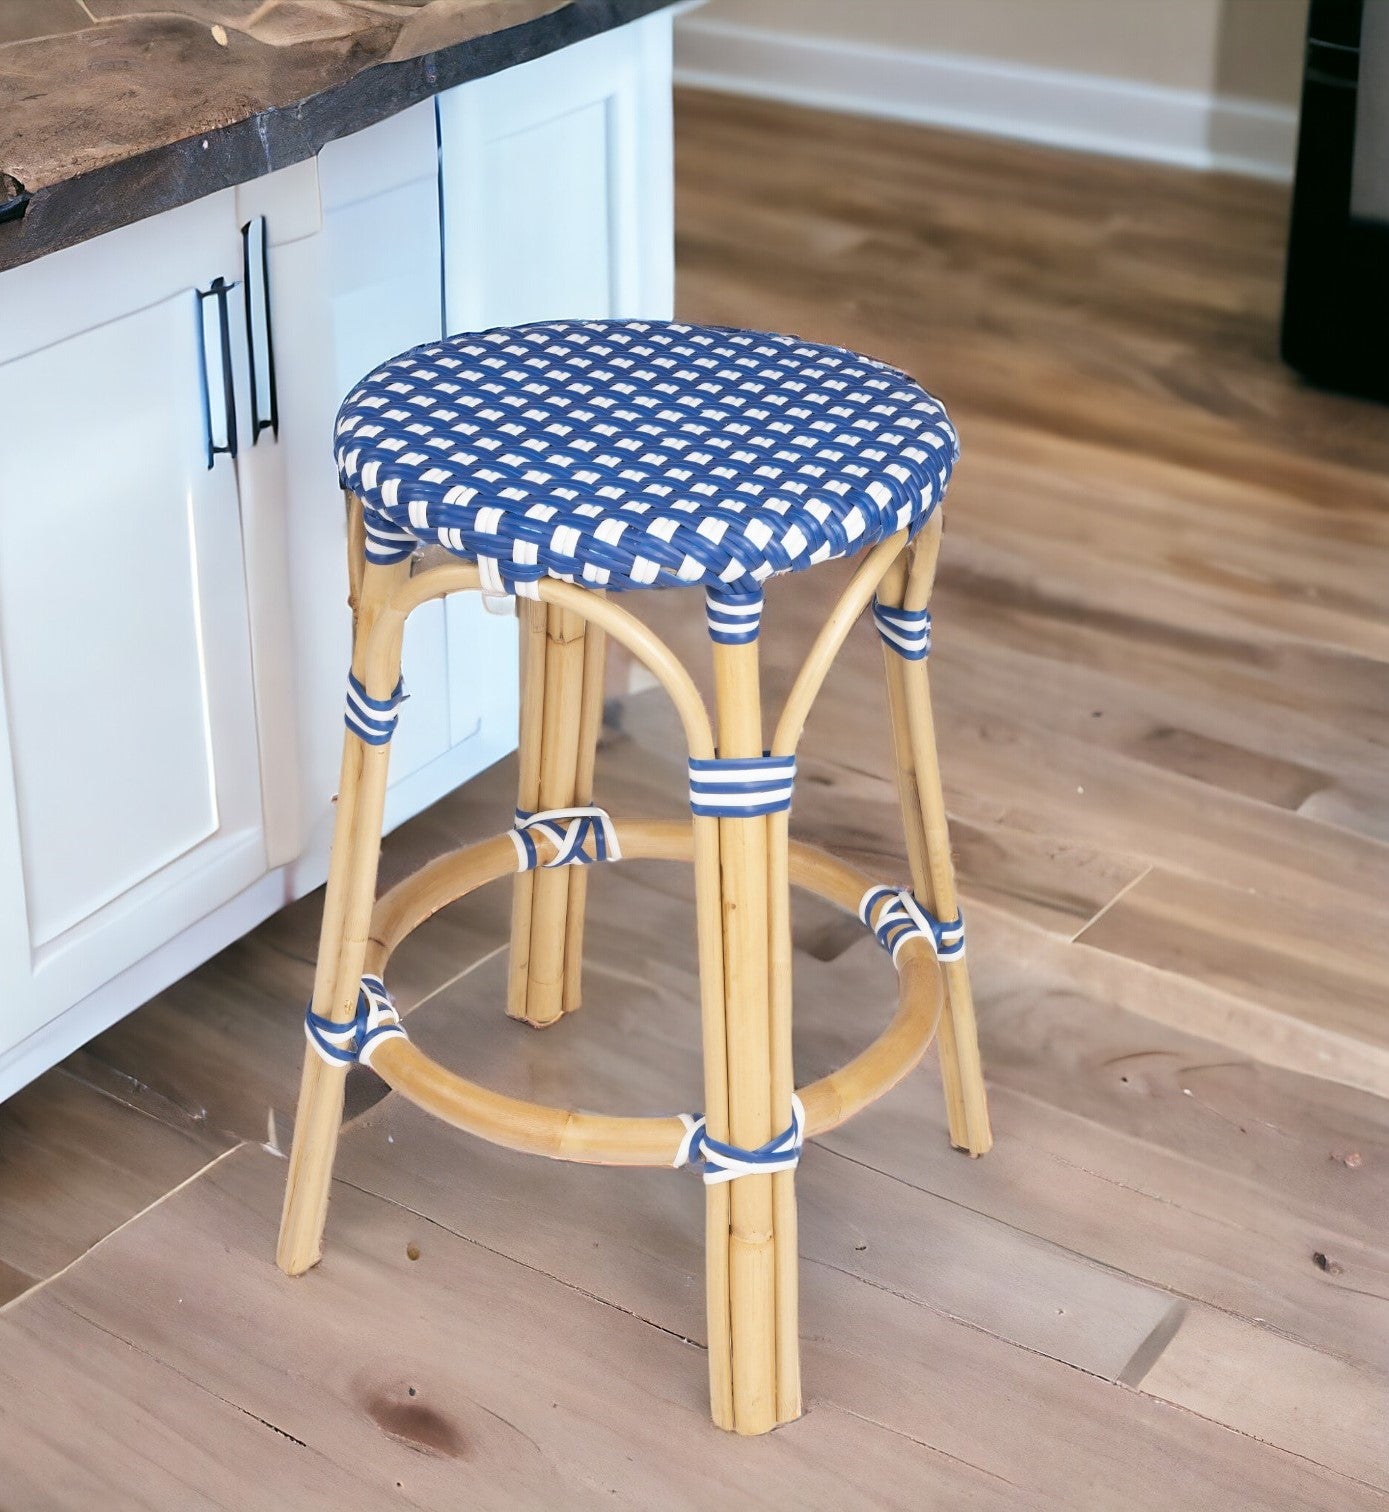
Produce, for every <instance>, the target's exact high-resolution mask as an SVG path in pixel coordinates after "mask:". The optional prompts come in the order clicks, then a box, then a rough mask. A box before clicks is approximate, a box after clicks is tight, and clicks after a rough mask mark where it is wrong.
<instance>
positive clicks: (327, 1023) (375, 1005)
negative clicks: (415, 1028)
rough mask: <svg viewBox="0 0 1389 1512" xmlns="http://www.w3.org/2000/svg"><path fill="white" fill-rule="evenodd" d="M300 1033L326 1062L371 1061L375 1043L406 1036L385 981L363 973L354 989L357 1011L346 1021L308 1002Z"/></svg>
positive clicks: (364, 1062)
mask: <svg viewBox="0 0 1389 1512" xmlns="http://www.w3.org/2000/svg"><path fill="white" fill-rule="evenodd" d="M304 1033H305V1034H306V1035H307V1036H308V1041H309V1043H310V1044H311V1045H312V1046H313V1047H314V1049H315V1050H316V1051H317V1052H318V1053H319V1055H321V1056H322V1057H323V1059H324V1060H325V1061H327V1062H328V1064H329V1065H330V1066H354V1065H357V1064H358V1063H360V1064H361V1065H364V1066H369V1065H370V1064H371V1057H372V1056H373V1055H374V1054H375V1052H376V1047H377V1046H378V1045H379V1044H380V1043H381V1041H382V1040H384V1039H392V1038H398V1039H406V1038H408V1037H409V1036H408V1035H406V1033H405V1029H404V1027H403V1026H402V1024H401V1022H400V1015H399V1014H398V1013H397V1012H396V1009H395V1004H394V1003H393V1002H392V1001H391V995H390V993H388V992H387V991H386V984H385V983H384V982H383V981H382V980H381V978H380V977H378V976H364V977H363V978H362V984H361V986H360V987H359V988H358V990H357V1012H356V1015H355V1016H354V1017H353V1018H350V1019H348V1020H347V1022H346V1023H338V1022H337V1021H336V1020H335V1019H331V1018H325V1017H324V1016H323V1015H322V1014H321V1013H315V1012H314V1011H313V1006H312V1004H310V1006H309V1007H308V1009H307V1010H306V1011H305V1013H304Z"/></svg>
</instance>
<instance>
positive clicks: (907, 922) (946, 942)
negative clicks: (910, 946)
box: [858, 887, 965, 965]
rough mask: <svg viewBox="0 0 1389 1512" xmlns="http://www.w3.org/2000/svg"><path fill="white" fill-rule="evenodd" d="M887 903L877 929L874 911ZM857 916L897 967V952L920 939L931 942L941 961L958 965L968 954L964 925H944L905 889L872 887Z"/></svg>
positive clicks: (955, 921) (953, 922) (958, 922)
mask: <svg viewBox="0 0 1389 1512" xmlns="http://www.w3.org/2000/svg"><path fill="white" fill-rule="evenodd" d="M884 899H886V900H887V902H886V904H885V906H884V908H883V911H882V912H881V913H880V914H879V915H878V922H877V924H876V925H874V923H873V910H874V909H875V908H876V907H877V906H878V904H879V903H880V902H882V901H883V900H884ZM858 916H859V918H860V919H862V920H863V922H864V923H865V924H866V925H867V926H868V928H869V929H871V930H872V931H873V933H874V934H875V935H876V936H877V939H878V944H879V945H881V946H882V947H883V949H884V950H886V951H887V952H888V954H889V955H891V957H892V961H893V964H894V965H896V963H897V952H898V951H899V950H901V948H902V947H903V945H905V944H906V943H907V941H908V940H911V939H915V938H916V937H917V936H918V935H919V936H922V937H923V938H925V939H927V940H929V941H930V942H931V949H932V950H933V951H935V955H936V959H937V960H938V961H958V960H959V959H960V958H961V957H962V956H963V955H964V953H965V921H964V920H963V919H962V918H956V919H952V920H949V921H948V922H945V923H942V922H941V920H939V919H938V918H936V916H935V915H934V914H933V913H932V912H931V911H930V910H929V909H927V908H923V907H922V906H921V904H920V903H918V902H917V900H916V899H915V898H914V897H913V896H912V894H911V893H910V892H908V891H907V889H906V888H896V887H870V888H869V889H868V891H867V892H866V893H864V895H863V897H862V898H861V899H860V900H859V905H858Z"/></svg>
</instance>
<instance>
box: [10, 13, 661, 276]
mask: <svg viewBox="0 0 1389 1512" xmlns="http://www.w3.org/2000/svg"><path fill="white" fill-rule="evenodd" d="M673 3H675V0H573V3H572V4H570V5H567V6H565V7H564V8H563V9H562V10H558V11H553V12H551V13H550V14H549V15H545V16H538V17H536V18H535V19H534V20H532V21H523V22H522V23H521V24H520V25H518V26H513V27H509V28H508V29H507V30H505V31H499V32H493V33H491V34H490V35H488V36H485V37H473V38H470V39H469V40H467V41H464V42H459V43H457V44H456V45H455V46H452V47H446V48H441V49H440V50H439V51H438V52H432V53H425V54H423V55H422V56H421V57H418V58H410V59H408V60H406V61H404V62H400V63H379V64H376V65H375V66H374V67H372V68H367V69H364V70H363V71H362V72H361V73H359V74H356V75H355V76H354V77H353V78H351V79H348V80H346V81H345V82H344V83H341V84H335V85H333V86H331V87H329V88H327V89H325V90H323V91H322V92H321V93H319V94H316V95H312V96H310V97H309V98H308V99H306V100H301V101H299V102H298V103H296V104H294V105H288V106H284V107H280V108H275V109H270V110H265V111H261V112H259V113H258V114H256V115H252V116H248V117H246V118H245V119H243V120H240V121H233V122H232V123H231V124H230V125H228V126H223V127H219V128H218V129H217V130H215V131H208V132H202V133H199V134H198V135H197V136H195V137H188V138H185V139H184V140H183V141H179V142H171V143H169V144H168V146H165V147H158V148H154V149H153V150H151V151H149V152H142V153H138V154H136V155H134V156H132V157H128V158H124V159H122V160H121V161H120V162H117V163H111V164H108V165H107V166H106V167H103V168H99V169H97V170H96V171H95V172H93V173H85V174H82V175H80V176H78V177H76V178H71V179H66V180H64V181H62V182H61V183H56V184H50V185H48V186H46V187H44V188H42V189H39V190H36V191H35V192H34V193H33V194H32V195H31V196H30V197H29V198H28V201H27V203H26V204H25V205H24V213H23V215H22V217H19V218H15V219H10V220H7V221H3V222H0V271H3V270H4V269H6V268H15V267H19V266H20V265H21V264H22V263H27V262H32V261H34V259H35V258H39V257H44V256H46V255H47V254H48V253H50V252H57V251H61V250H62V249H63V248H64V247H72V246H76V245H77V243H79V242H84V241H89V240H90V239H91V238H92V237H94V236H100V235H102V234H103V233H104V232H107V231H114V230H116V229H117V228H118V227H120V226H128V225H131V224H132V223H133V222H135V221H139V220H144V219H146V218H147V217H148V216H151V215H158V214H159V213H161V212H162V211H165V210H173V209H175V208H177V207H178V206H179V205H187V204H190V203H191V202H192V201H193V200H196V199H201V198H202V197H203V196H204V195H206V194H214V193H216V192H217V190H219V189H228V188H231V187H233V186H234V185H236V184H244V183H248V182H250V181H251V180H252V179H256V178H260V177H261V176H262V175H264V174H267V173H273V172H274V171H275V170H276V169H279V168H287V167H289V166H290V165H291V164H292V163H300V162H303V161H304V160H305V159H307V158H311V157H313V156H314V155H315V154H316V153H317V152H318V150H319V148H321V147H323V146H324V145H325V144H326V143H328V142H331V141H335V140H336V139H337V138H338V137H343V136H348V135H350V134H351V133H352V132H354V131H361V130H362V129H363V128H365V127H367V126H372V125H374V124H375V123H376V122H377V121H384V120H385V119H386V118H387V117H388V116H392V115H395V114H397V113H398V112H399V111H402V110H405V109H406V108H407V107H409V106H411V105H414V104H416V103H417V102H419V101H420V100H426V99H429V98H430V97H431V96H433V95H436V94H438V93H439V92H440V91H442V90H445V89H452V88H453V86H454V85H455V84H465V83H467V82H468V81H469V80H471V79H481V78H485V77H486V76H487V75H488V74H494V73H500V72H501V71H502V70H503V69H506V68H510V67H512V66H513V65H515V64H517V63H526V62H529V61H530V59H532V58H539V57H542V56H544V55H545V54H546V53H551V52H557V51H558V50H559V49H560V48H562V47H569V46H570V45H572V44H573V43H575V42H582V41H584V40H585V39H586V38H588V37H594V36H597V35H599V34H600V33H601V32H605V31H611V30H612V29H613V28H614V27H617V26H624V25H626V23H627V22H629V21H636V20H639V19H640V18H641V17H643V16H648V15H651V14H653V13H654V12H656V11H659V10H665V9H668V8H669V7H670V6H671V5H672V4H673Z"/></svg>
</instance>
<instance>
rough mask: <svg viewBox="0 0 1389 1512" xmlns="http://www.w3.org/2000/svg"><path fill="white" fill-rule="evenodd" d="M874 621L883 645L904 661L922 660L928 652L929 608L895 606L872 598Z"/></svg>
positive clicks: (929, 631) (929, 645) (929, 639)
mask: <svg viewBox="0 0 1389 1512" xmlns="http://www.w3.org/2000/svg"><path fill="white" fill-rule="evenodd" d="M873 623H874V624H875V625H876V626H877V627H878V634H879V635H880V636H882V639H883V644H884V645H885V646H890V647H891V648H892V650H894V651H895V652H896V653H897V654H898V656H900V657H903V658H905V659H906V660H907V661H925V660H926V658H927V657H928V656H929V655H930V654H931V611H930V610H929V609H895V608H893V607H892V606H891V605H890V604H880V603H879V602H878V600H877V599H876V598H875V599H874V600H873Z"/></svg>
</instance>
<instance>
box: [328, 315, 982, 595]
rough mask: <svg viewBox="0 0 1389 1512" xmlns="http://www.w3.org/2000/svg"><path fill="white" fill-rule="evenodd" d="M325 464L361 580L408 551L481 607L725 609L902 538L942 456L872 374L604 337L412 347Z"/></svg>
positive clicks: (688, 329)
mask: <svg viewBox="0 0 1389 1512" xmlns="http://www.w3.org/2000/svg"><path fill="white" fill-rule="evenodd" d="M336 454H337V461H338V469H339V474H340V477H341V481H342V485H343V487H344V488H347V489H351V490H352V491H353V492H354V493H356V494H357V495H359V496H360V498H361V499H362V501H363V505H364V513H365V517H366V525H367V555H368V557H369V558H370V559H371V560H373V561H378V562H390V561H399V560H401V559H403V558H404V557H406V556H408V555H409V554H410V553H411V552H412V551H413V550H414V549H415V548H416V546H418V545H419V544H420V543H421V542H423V543H426V544H429V545H435V544H438V545H442V546H444V547H446V548H447V549H448V550H449V551H451V552H454V553H455V554H456V555H458V556H462V557H465V558H467V559H469V560H473V561H476V562H477V563H478V565H479V568H480V569H481V572H482V578H483V586H484V588H485V589H491V590H492V591H496V592H510V593H520V594H523V595H528V596H534V594H535V589H534V587H533V585H534V584H535V582H536V581H537V580H538V579H539V578H541V577H543V576H546V575H548V576H550V577H555V578H560V579H563V580H565V581H571V582H578V583H582V584H586V585H589V586H592V587H595V588H608V589H614V590H621V589H627V588H638V587H670V586H678V585H680V584H690V583H703V584H705V585H706V587H708V588H709V589H710V590H711V591H712V592H713V593H714V595H715V596H716V597H728V598H730V599H736V598H737V597H738V596H739V595H747V594H751V593H756V592H758V591H759V590H760V584H761V583H762V582H763V581H765V579H767V578H769V577H772V576H774V575H776V574H778V573H784V572H794V571H797V570H799V569H801V568H804V567H808V566H810V565H811V564H813V563H815V562H823V561H828V560H830V559H831V558H833V557H840V556H845V555H847V554H849V553H851V552H855V551H858V550H859V549H860V548H861V547H864V546H868V545H872V544H873V543H874V542H876V541H879V540H882V539H884V538H885V537H887V536H889V535H892V534H894V533H895V532H897V531H899V530H903V529H908V530H916V529H918V528H919V527H920V526H921V525H922V524H924V523H925V521H926V520H927V519H928V518H929V516H930V514H931V512H932V510H933V509H934V508H935V507H936V506H937V504H938V503H939V502H940V500H941V497H942V495H943V494H944V492H945V487H946V484H947V482H948V480H949V477H950V471H951V468H952V467H953V465H954V462H955V459H956V457H957V455H958V443H957V441H956V437H955V431H954V428H953V427H952V425H951V423H950V420H949V418H948V417H947V415H946V413H945V410H944V408H943V407H942V405H941V404H940V403H939V402H938V401H937V400H935V399H933V398H932V397H931V396H930V395H929V394H928V393H926V392H925V390H923V389H922V388H921V387H920V386H919V385H918V384H917V383H916V382H914V381H913V380H912V379H911V378H909V377H907V376H906V375H905V374H903V373H901V372H898V371H897V370H896V369H895V368H891V367H888V366H887V365H886V364H884V363H881V362H878V361H876V360H875V359H873V358H871V357H863V356H860V355H858V354H857V353H854V352H849V351H845V350H843V349H841V348H838V347H830V346H819V345H814V344H812V343H810V342H805V341H800V340H797V339H796V338H795V337H792V336H780V335H772V334H769V333H767V332H762V331H741V330H730V329H724V328H721V327H713V326H690V325H678V324H673V323H669V322H663V321H638V320H609V321H556V322H546V323H543V324H536V325H527V326H513V327H506V328H501V329H497V330H492V331H484V332H480V333H477V334H472V335H463V336H454V337H450V338H449V339H447V340H444V341H440V342H433V343H430V344H429V345H427V346H420V347H416V348H415V349H414V350H412V351H409V352H406V353H404V354H403V355H402V356H400V357H397V358H395V359H393V360H392V361H390V362H388V363H386V364H384V365H383V366H382V367H380V368H378V369H377V370H376V371H375V372H373V373H371V374H369V375H368V376H367V377H366V378H364V379H363V380H362V382H361V383H360V384H359V385H358V386H357V388H355V389H354V390H353V392H352V393H351V394H350V395H349V396H348V398H347V400H346V401H345V403H344V404H343V406H342V409H341V410H340V411H339V414H338V421H337V431H336Z"/></svg>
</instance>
